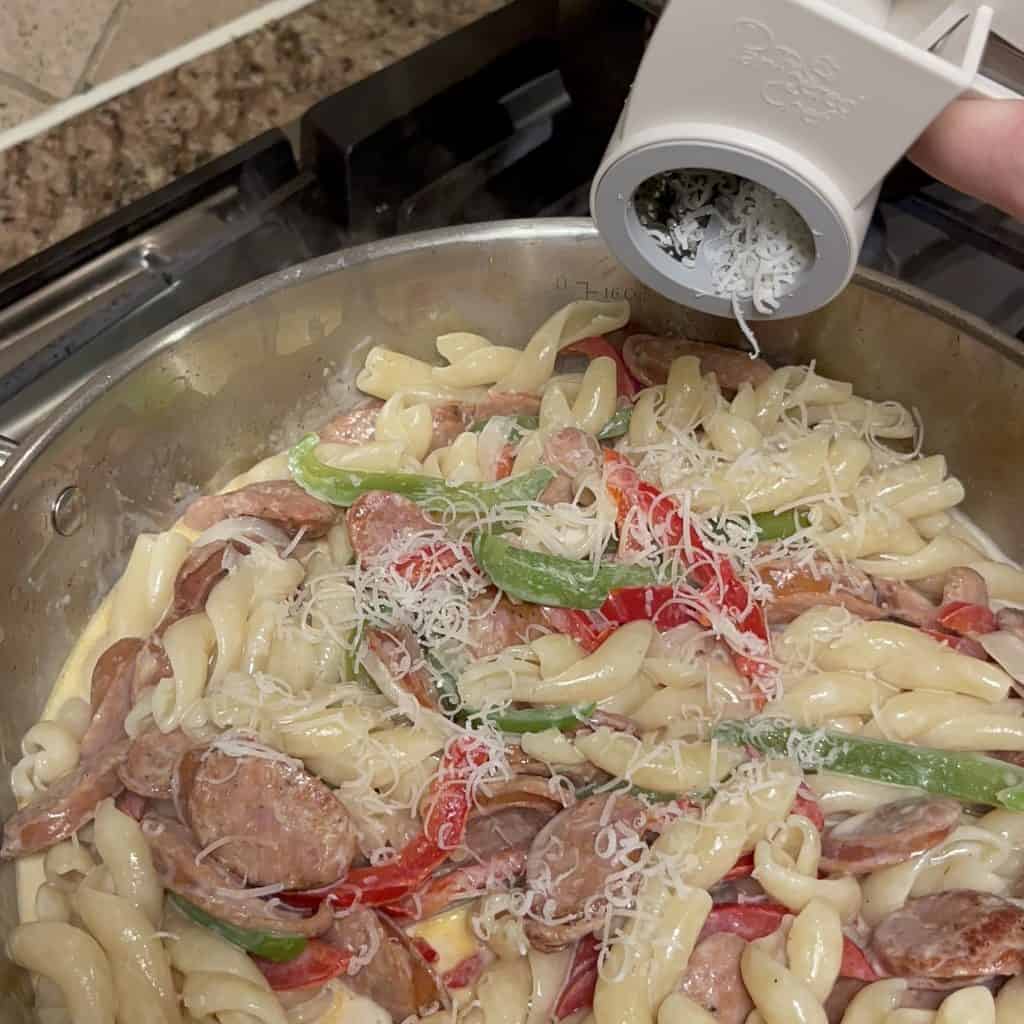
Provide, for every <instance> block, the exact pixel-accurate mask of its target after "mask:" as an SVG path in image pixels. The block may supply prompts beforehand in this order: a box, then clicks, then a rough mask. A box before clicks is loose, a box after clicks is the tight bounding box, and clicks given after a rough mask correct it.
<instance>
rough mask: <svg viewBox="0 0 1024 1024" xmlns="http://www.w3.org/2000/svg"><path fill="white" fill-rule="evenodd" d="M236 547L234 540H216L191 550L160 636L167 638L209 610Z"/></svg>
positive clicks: (181, 569) (163, 622)
mask: <svg viewBox="0 0 1024 1024" xmlns="http://www.w3.org/2000/svg"><path fill="white" fill-rule="evenodd" d="M232 547H234V548H235V550H238V546H237V545H233V544H232V543H231V542H230V541H226V540H215V541H211V542H210V543H209V544H202V545H200V546H199V547H192V548H190V549H189V552H188V554H187V555H186V556H185V561H184V562H182V563H181V568H180V569H179V570H178V575H177V576H175V578H174V599H173V600H172V601H171V607H170V608H169V609H168V610H167V614H166V615H164V617H163V620H162V621H161V623H160V626H159V627H158V629H157V633H158V634H160V635H163V633H164V632H166V630H167V629H168V627H169V626H171V625H173V624H174V623H175V622H177V621H178V620H179V619H183V618H185V616H187V615H194V614H195V613H196V612H201V611H202V610H203V609H204V608H205V607H206V600H207V598H208V597H209V596H210V591H211V590H213V588H214V587H215V586H216V585H217V584H218V583H219V582H220V581H221V580H222V579H223V578H224V577H225V576H226V575H227V574H228V570H227V566H226V565H225V564H224V558H225V556H226V555H227V553H228V549H229V548H232Z"/></svg>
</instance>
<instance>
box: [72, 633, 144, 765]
mask: <svg viewBox="0 0 1024 1024" xmlns="http://www.w3.org/2000/svg"><path fill="white" fill-rule="evenodd" d="M144 644H145V641H143V640H139V639H138V638H136V637H126V638H125V639H123V640H118V641H117V642H116V643H114V644H112V645H111V646H110V647H108V648H107V649H106V650H105V651H104V652H103V653H102V654H101V655H100V656H99V659H98V660H97V662H96V667H95V668H94V669H93V673H92V693H91V697H92V707H93V714H92V720H91V721H90V722H89V728H88V729H87V730H86V731H85V735H84V736H83V737H82V743H81V748H80V753H81V756H82V757H83V758H85V759H89V758H91V757H95V756H96V755H97V754H98V753H99V752H100V751H101V750H105V749H106V748H107V747H109V746H110V745H111V744H112V743H117V741H118V740H120V739H123V738H124V735H125V732H124V720H125V718H126V717H127V715H128V712H129V711H130V710H131V706H132V683H133V681H134V679H135V663H136V661H137V659H138V657H139V654H140V652H141V651H142V648H143V646H144Z"/></svg>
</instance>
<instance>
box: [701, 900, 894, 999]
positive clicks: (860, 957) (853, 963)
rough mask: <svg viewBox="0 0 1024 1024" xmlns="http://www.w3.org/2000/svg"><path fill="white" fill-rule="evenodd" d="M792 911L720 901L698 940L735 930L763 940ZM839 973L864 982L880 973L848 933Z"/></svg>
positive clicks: (763, 904) (709, 915) (774, 905)
mask: <svg viewBox="0 0 1024 1024" xmlns="http://www.w3.org/2000/svg"><path fill="white" fill-rule="evenodd" d="M790 913H791V911H789V910H787V909H786V908H785V907H782V906H779V904H777V903H716V904H715V906H713V907H712V908H711V913H710V914H708V917H707V920H706V921H705V922H704V928H703V929H702V930H701V933H700V938H699V939H698V941H702V940H704V939H706V938H708V936H710V935H717V934H718V933H719V932H732V933H733V934H734V935H739V936H740V938H742V939H746V940H747V942H753V941H754V939H763V938H764V937H765V936H766V935H771V934H772V932H775V931H777V930H778V928H779V926H780V925H781V924H782V921H783V919H784V918H785V917H786V915H787V914H790ZM839 974H840V977H843V978H857V979H858V980H860V981H877V980H878V974H877V973H876V972H875V970H874V968H873V967H872V966H871V964H870V963H868V959H867V957H866V956H865V955H864V953H863V951H862V950H861V949H860V947H859V946H858V945H857V944H856V943H855V942H853V941H851V940H850V939H848V938H846V936H843V959H842V963H841V965H840V967H839Z"/></svg>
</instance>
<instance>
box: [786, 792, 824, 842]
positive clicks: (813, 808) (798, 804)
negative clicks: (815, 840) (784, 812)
mask: <svg viewBox="0 0 1024 1024" xmlns="http://www.w3.org/2000/svg"><path fill="white" fill-rule="evenodd" d="M789 813H790V814H800V815H803V817H805V818H807V819H808V820H809V821H810V823H811V824H812V825H813V826H814V827H815V828H816V829H817V830H818V831H819V832H823V831H824V830H825V812H824V811H823V810H822V809H821V804H819V803H818V798H817V797H816V796H815V794H814V790H813V789H811V787H810V786H808V785H807V783H806V782H801V783H800V788H799V789H798V790H797V791H796V799H795V800H794V801H793V806H792V807H791V808H790V810H789Z"/></svg>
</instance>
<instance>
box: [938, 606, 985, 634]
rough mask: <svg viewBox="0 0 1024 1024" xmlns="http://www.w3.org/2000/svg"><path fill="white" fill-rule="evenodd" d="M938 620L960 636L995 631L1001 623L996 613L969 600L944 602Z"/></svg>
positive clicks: (941, 624) (942, 625)
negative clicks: (997, 620) (997, 619)
mask: <svg viewBox="0 0 1024 1024" xmlns="http://www.w3.org/2000/svg"><path fill="white" fill-rule="evenodd" d="M936 621H937V622H938V624H939V625H940V626H941V627H942V628H943V629H945V630H947V631H948V632H950V633H956V634H957V635H958V636H975V635H976V634H979V633H994V632H995V631H996V630H997V629H998V628H999V624H998V623H997V622H996V617H995V613H994V612H993V611H992V609H991V608H986V607H985V606H984V605H983V604H970V603H969V602H967V601H950V602H949V604H944V605H943V606H942V607H941V608H940V609H939V611H938V613H937V615H936Z"/></svg>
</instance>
